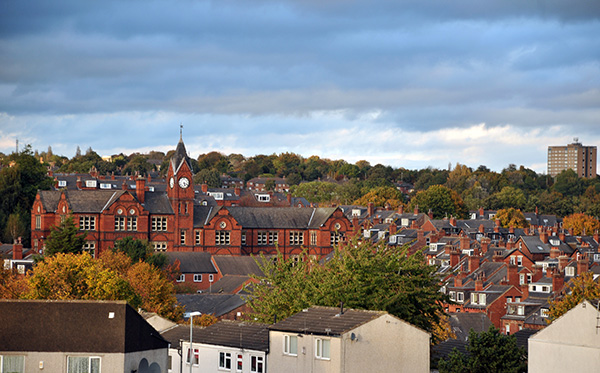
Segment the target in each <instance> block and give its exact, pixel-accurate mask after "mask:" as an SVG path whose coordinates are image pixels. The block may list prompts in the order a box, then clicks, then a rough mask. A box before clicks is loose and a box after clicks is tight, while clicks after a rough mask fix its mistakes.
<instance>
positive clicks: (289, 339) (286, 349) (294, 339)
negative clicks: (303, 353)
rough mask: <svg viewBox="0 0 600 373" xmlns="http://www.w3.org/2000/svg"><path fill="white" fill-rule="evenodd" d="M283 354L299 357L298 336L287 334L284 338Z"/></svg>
mask: <svg viewBox="0 0 600 373" xmlns="http://www.w3.org/2000/svg"><path fill="white" fill-rule="evenodd" d="M283 354H284V355H288V356H298V336H297V335H291V334H285V335H284V336H283Z"/></svg>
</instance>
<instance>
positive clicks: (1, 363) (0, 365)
mask: <svg viewBox="0 0 600 373" xmlns="http://www.w3.org/2000/svg"><path fill="white" fill-rule="evenodd" d="M7 357H9V358H21V359H20V360H21V364H20V365H21V370H20V372H19V373H24V372H25V356H24V355H0V373H4V359H5V358H7ZM11 372H14V371H13V370H11Z"/></svg>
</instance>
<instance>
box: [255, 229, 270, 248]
mask: <svg viewBox="0 0 600 373" xmlns="http://www.w3.org/2000/svg"><path fill="white" fill-rule="evenodd" d="M267 242H268V234H267V232H257V233H256V244H257V245H258V246H264V245H266V244H267Z"/></svg>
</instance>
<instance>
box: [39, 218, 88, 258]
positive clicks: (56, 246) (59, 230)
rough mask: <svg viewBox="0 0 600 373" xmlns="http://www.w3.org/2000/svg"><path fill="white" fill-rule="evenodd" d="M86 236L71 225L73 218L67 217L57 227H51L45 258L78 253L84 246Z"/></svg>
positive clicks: (73, 224)
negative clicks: (59, 254)
mask: <svg viewBox="0 0 600 373" xmlns="http://www.w3.org/2000/svg"><path fill="white" fill-rule="evenodd" d="M85 240H86V234H85V233H81V232H79V228H77V227H76V226H75V223H73V217H72V216H69V217H67V218H66V219H65V220H63V221H62V222H61V223H60V224H59V225H58V226H53V227H52V232H50V236H48V240H47V241H46V249H45V251H44V255H45V256H52V255H54V254H56V253H80V252H81V251H82V250H83V245H84V244H85Z"/></svg>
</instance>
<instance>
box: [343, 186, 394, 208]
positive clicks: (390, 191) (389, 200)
mask: <svg viewBox="0 0 600 373" xmlns="http://www.w3.org/2000/svg"><path fill="white" fill-rule="evenodd" d="M403 199H404V197H403V196H402V192H400V191H399V190H398V189H396V188H394V187H389V186H382V187H376V188H373V189H371V190H370V191H369V192H368V193H367V194H365V195H364V196H362V197H361V198H359V199H357V200H356V201H354V204H355V205H362V206H366V205H367V204H368V203H369V202H373V204H374V205H375V206H389V207H391V208H393V209H396V208H398V206H400V205H401V204H402V201H403Z"/></svg>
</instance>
